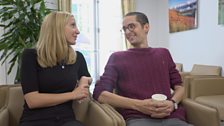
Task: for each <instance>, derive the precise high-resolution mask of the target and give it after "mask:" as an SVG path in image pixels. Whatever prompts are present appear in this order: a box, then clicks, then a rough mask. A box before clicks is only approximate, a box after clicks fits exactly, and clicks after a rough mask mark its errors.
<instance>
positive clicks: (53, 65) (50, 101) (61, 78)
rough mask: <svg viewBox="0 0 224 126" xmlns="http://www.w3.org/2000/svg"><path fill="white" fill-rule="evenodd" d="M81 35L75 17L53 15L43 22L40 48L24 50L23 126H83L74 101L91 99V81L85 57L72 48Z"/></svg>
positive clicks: (22, 65)
mask: <svg viewBox="0 0 224 126" xmlns="http://www.w3.org/2000/svg"><path fill="white" fill-rule="evenodd" d="M78 34H79V30H78V28H77V26H76V22H75V19H74V16H73V15H71V14H70V13H67V12H51V13H50V14H48V15H47V16H46V17H45V19H44V21H43V23H42V26H41V30H40V36H39V40H38V42H37V45H36V48H35V49H26V50H24V52H23V55H22V64H21V85H22V89H23V93H24V98H25V104H24V111H23V114H22V117H21V119H20V126H40V125H43V126H82V125H81V123H80V122H78V121H77V120H76V118H75V115H74V113H73V109H72V101H73V100H78V101H81V100H84V99H85V98H86V97H88V95H89V94H88V87H89V84H90V83H91V78H90V74H89V72H88V70H87V65H86V61H85V59H84V57H83V55H82V54H81V53H80V52H78V51H74V50H73V49H72V47H71V45H74V44H75V43H76V42H75V41H76V39H77V36H78ZM78 82H79V85H78V84H77V83H78Z"/></svg>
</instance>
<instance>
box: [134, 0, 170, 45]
mask: <svg viewBox="0 0 224 126" xmlns="http://www.w3.org/2000/svg"><path fill="white" fill-rule="evenodd" d="M161 3H162V4H161ZM167 3H168V1H166V0H136V11H139V12H143V13H145V14H146V15H147V16H148V18H149V23H150V31H149V35H148V40H149V45H150V46H152V47H165V48H168V47H169V45H168V44H169V43H168V41H167V40H168V39H169V34H168V31H169V29H168V27H167V26H168V13H167V10H166V9H164V8H167Z"/></svg>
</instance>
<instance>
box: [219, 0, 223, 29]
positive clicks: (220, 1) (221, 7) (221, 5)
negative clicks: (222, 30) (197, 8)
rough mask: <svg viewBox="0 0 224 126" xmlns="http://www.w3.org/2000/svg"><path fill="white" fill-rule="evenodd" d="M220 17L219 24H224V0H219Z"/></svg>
mask: <svg viewBox="0 0 224 126" xmlns="http://www.w3.org/2000/svg"><path fill="white" fill-rule="evenodd" d="M218 13H219V19H218V21H219V22H218V24H220V25H224V0H219V12H218Z"/></svg>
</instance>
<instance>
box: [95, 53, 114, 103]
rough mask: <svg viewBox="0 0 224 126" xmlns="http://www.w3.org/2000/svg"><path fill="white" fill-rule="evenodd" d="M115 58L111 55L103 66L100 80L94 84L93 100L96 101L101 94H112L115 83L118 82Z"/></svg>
mask: <svg viewBox="0 0 224 126" xmlns="http://www.w3.org/2000/svg"><path fill="white" fill-rule="evenodd" d="M115 63H116V56H115V55H114V54H112V55H111V56H110V58H109V60H108V62H107V64H106V66H105V69H104V73H103V75H102V76H101V77H100V79H99V80H98V81H97V82H96V85H95V88H94V91H93V98H94V99H96V100H97V99H98V97H99V96H100V94H101V92H103V91H109V92H112V91H113V89H114V88H116V83H117V80H118V71H117V70H116V65H115Z"/></svg>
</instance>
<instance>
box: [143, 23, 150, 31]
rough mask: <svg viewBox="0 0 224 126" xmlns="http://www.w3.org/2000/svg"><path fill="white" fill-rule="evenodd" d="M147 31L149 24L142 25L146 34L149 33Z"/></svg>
mask: <svg viewBox="0 0 224 126" xmlns="http://www.w3.org/2000/svg"><path fill="white" fill-rule="evenodd" d="M149 29H150V26H149V24H145V25H144V30H145V31H146V33H148V32H149Z"/></svg>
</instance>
